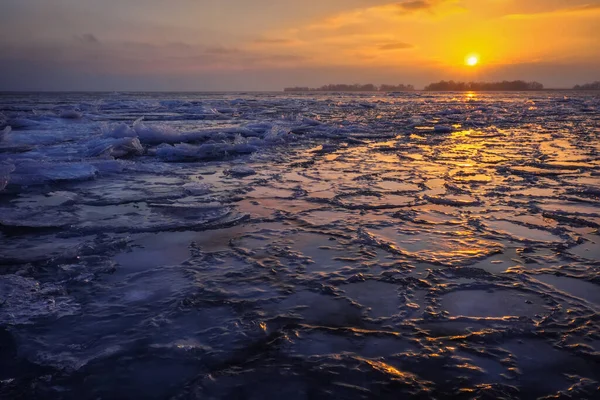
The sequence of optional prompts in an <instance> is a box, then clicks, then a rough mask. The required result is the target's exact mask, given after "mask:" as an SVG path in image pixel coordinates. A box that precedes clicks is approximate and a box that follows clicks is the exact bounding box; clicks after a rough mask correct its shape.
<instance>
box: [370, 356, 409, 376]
mask: <svg viewBox="0 0 600 400" xmlns="http://www.w3.org/2000/svg"><path fill="white" fill-rule="evenodd" d="M361 360H362V361H364V362H366V363H367V364H369V365H370V366H371V367H373V369H376V370H377V371H380V372H383V373H384V374H388V375H392V376H395V377H398V378H402V379H414V375H412V374H410V373H407V372H402V371H400V370H398V369H396V368H394V367H392V366H391V365H389V364H386V363H384V362H382V361H373V360H367V359H364V358H363V359H361Z"/></svg>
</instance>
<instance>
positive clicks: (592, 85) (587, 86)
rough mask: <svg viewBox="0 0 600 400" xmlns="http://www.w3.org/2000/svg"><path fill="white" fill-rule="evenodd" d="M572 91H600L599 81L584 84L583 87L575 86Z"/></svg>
mask: <svg viewBox="0 0 600 400" xmlns="http://www.w3.org/2000/svg"><path fill="white" fill-rule="evenodd" d="M573 89H574V90H600V81H596V82H592V83H586V84H584V85H575V87H573Z"/></svg>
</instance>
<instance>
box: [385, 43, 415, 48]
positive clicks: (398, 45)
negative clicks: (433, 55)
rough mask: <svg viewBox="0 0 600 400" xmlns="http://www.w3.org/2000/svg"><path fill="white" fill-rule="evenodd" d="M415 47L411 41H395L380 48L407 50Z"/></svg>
mask: <svg viewBox="0 0 600 400" xmlns="http://www.w3.org/2000/svg"><path fill="white" fill-rule="evenodd" d="M414 47H415V46H413V45H412V44H410V43H404V42H395V43H385V44H382V45H380V46H379V47H378V48H379V50H406V49H412V48H414Z"/></svg>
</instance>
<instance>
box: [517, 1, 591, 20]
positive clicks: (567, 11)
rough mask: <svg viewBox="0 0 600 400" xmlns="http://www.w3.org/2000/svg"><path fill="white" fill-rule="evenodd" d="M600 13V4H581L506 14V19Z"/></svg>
mask: <svg viewBox="0 0 600 400" xmlns="http://www.w3.org/2000/svg"><path fill="white" fill-rule="evenodd" d="M596 14H600V4H582V5H578V6H574V7H566V8H559V9H556V10H549V11H538V12H529V13H516V14H508V15H506V16H505V18H508V19H534V18H548V17H565V16H582V15H596Z"/></svg>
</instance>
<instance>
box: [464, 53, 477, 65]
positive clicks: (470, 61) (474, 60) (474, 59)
mask: <svg viewBox="0 0 600 400" xmlns="http://www.w3.org/2000/svg"><path fill="white" fill-rule="evenodd" d="M465 64H467V65H468V66H469V67H474V66H476V65H477V64H479V56H476V55H469V56H467V58H465Z"/></svg>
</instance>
